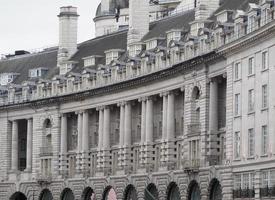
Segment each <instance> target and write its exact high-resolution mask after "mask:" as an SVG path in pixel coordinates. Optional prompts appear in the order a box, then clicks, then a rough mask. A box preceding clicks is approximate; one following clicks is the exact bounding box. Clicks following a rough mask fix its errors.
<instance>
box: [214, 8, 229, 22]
mask: <svg viewBox="0 0 275 200" xmlns="http://www.w3.org/2000/svg"><path fill="white" fill-rule="evenodd" d="M232 15H233V12H232V11H230V10H224V11H222V12H220V13H218V14H216V17H217V21H218V22H221V23H225V22H228V21H229V20H231V19H232Z"/></svg>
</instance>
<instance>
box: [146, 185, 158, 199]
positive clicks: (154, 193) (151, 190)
mask: <svg viewBox="0 0 275 200" xmlns="http://www.w3.org/2000/svg"><path fill="white" fill-rule="evenodd" d="M158 196H159V195H158V189H157V187H156V185H155V184H153V183H151V184H149V185H148V186H147V187H146V188H145V193H144V199H145V200H157V199H158V198H159V197H158Z"/></svg>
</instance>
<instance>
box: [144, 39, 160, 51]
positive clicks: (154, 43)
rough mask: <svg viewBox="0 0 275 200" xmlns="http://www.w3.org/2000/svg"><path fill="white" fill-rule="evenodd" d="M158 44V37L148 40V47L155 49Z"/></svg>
mask: <svg viewBox="0 0 275 200" xmlns="http://www.w3.org/2000/svg"><path fill="white" fill-rule="evenodd" d="M157 46H158V41H157V40H156V39H153V40H148V41H146V49H147V50H149V49H154V48H156V47H157Z"/></svg>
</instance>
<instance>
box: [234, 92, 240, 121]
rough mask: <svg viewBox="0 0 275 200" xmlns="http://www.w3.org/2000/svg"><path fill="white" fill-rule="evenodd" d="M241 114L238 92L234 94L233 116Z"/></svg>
mask: <svg viewBox="0 0 275 200" xmlns="http://www.w3.org/2000/svg"><path fill="white" fill-rule="evenodd" d="M240 114H241V95H240V93H238V94H235V116H238V115H240Z"/></svg>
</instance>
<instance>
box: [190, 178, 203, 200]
mask: <svg viewBox="0 0 275 200" xmlns="http://www.w3.org/2000/svg"><path fill="white" fill-rule="evenodd" d="M200 193H201V192H200V187H199V184H198V183H197V181H192V182H191V183H190V184H189V187H188V200H200V199H201V194H200Z"/></svg>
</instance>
